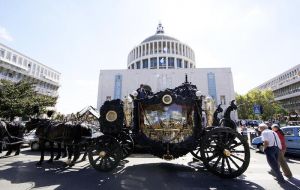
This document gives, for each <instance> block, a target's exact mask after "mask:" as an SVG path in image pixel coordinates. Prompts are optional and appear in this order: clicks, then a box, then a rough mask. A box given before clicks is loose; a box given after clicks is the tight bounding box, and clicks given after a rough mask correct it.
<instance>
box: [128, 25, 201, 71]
mask: <svg viewBox="0 0 300 190" xmlns="http://www.w3.org/2000/svg"><path fill="white" fill-rule="evenodd" d="M127 66H128V69H181V68H195V54H194V51H193V50H192V48H190V47H189V46H188V45H186V44H184V43H182V42H180V41H179V40H177V39H175V38H173V37H170V36H167V35H165V32H164V28H163V27H162V25H161V23H160V24H159V25H158V27H157V30H156V33H155V34H154V35H153V36H150V37H148V38H146V39H145V40H144V41H142V43H141V44H139V45H138V46H136V47H135V48H133V50H131V51H130V53H129V55H128V61H127Z"/></svg>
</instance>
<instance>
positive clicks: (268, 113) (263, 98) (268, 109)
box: [236, 90, 287, 120]
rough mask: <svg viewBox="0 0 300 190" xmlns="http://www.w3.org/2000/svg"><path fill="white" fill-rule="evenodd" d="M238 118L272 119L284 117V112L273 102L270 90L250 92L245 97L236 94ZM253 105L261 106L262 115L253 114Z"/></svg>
mask: <svg viewBox="0 0 300 190" xmlns="http://www.w3.org/2000/svg"><path fill="white" fill-rule="evenodd" d="M236 101H237V104H238V105H240V106H239V109H238V116H239V118H240V119H263V120H268V119H271V118H274V117H275V116H276V115H278V114H283V115H285V114H286V113H287V112H286V110H285V109H284V108H283V107H282V106H281V105H280V104H279V103H278V102H276V101H275V100H274V94H273V92H272V91H271V90H264V91H261V90H252V91H250V92H248V93H247V94H246V95H239V94H236ZM255 104H258V105H262V106H263V114H262V115H260V116H258V115H255V114H254V112H253V106H254V105H255Z"/></svg>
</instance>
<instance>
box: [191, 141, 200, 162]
mask: <svg viewBox="0 0 300 190" xmlns="http://www.w3.org/2000/svg"><path fill="white" fill-rule="evenodd" d="M200 149H201V148H200V145H199V144H198V145H197V147H196V148H195V150H193V151H191V152H190V153H191V154H192V155H193V156H194V158H196V159H197V160H202V158H201V152H200Z"/></svg>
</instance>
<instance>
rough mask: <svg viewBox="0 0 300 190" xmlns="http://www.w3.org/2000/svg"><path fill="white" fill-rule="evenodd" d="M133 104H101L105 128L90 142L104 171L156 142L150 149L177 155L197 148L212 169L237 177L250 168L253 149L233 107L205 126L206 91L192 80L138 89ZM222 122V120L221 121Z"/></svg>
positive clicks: (157, 153) (162, 154)
mask: <svg viewBox="0 0 300 190" xmlns="http://www.w3.org/2000/svg"><path fill="white" fill-rule="evenodd" d="M131 98H132V104H130V103H128V102H123V101H121V100H111V101H106V102H105V103H104V104H103V105H102V107H101V109H100V119H99V121H100V129H101V132H102V133H103V134H104V135H102V136H100V137H98V138H96V139H93V142H92V143H91V145H90V147H89V152H88V156H89V161H90V164H91V165H92V166H93V167H94V168H95V169H97V170H99V171H109V170H112V169H114V168H116V167H117V166H118V164H119V162H120V160H122V159H124V158H125V157H127V156H128V155H129V154H130V153H131V152H132V150H133V148H134V147H135V146H140V147H148V148H149V147H150V153H151V154H153V155H155V156H157V157H160V158H163V159H166V160H171V159H175V158H178V157H181V156H184V155H186V154H187V153H189V152H191V153H192V154H193V155H194V156H195V157H196V158H198V159H200V160H201V161H202V162H203V164H204V166H205V167H206V168H207V169H208V170H209V171H211V172H212V173H214V174H216V175H218V176H220V177H224V178H234V177H237V176H239V175H241V174H242V173H243V172H245V170H246V169H247V167H248V165H249V161H250V150H249V145H248V143H247V142H246V140H245V139H244V138H243V137H242V136H241V135H240V134H239V133H238V132H237V131H236V125H235V123H234V122H233V121H232V120H231V119H230V112H231V111H232V110H233V109H236V106H235V104H234V102H233V101H232V103H231V106H229V108H228V109H227V110H226V112H225V114H224V116H225V118H224V119H222V120H221V121H217V120H216V119H217V117H216V116H217V113H219V112H221V111H222V110H221V108H220V106H219V108H218V109H217V110H216V112H215V114H214V115H215V120H214V125H215V126H210V127H207V126H204V124H203V122H202V118H203V115H202V113H203V111H204V110H203V108H202V107H203V106H202V103H203V96H202V95H201V93H200V91H197V88H196V86H195V85H192V84H191V83H189V82H187V79H186V81H185V83H183V84H182V85H180V86H178V87H176V88H174V89H166V90H164V91H160V92H158V93H156V94H153V93H140V92H139V93H138V92H136V91H135V92H133V93H132V95H131ZM216 123H217V125H216Z"/></svg>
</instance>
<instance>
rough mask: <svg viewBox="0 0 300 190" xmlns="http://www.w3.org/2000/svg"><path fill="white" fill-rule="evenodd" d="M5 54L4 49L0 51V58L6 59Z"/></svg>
mask: <svg viewBox="0 0 300 190" xmlns="http://www.w3.org/2000/svg"><path fill="white" fill-rule="evenodd" d="M4 54H5V50H4V49H0V57H3V58H4Z"/></svg>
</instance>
